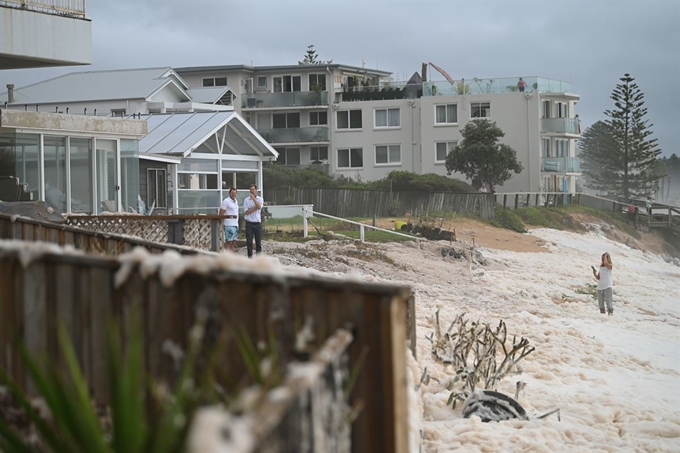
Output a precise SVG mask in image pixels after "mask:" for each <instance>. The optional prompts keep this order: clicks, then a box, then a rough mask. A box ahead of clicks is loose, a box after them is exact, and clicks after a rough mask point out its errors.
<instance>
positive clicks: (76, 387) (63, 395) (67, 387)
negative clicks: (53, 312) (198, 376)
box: [0, 323, 205, 453]
mask: <svg viewBox="0 0 680 453" xmlns="http://www.w3.org/2000/svg"><path fill="white" fill-rule="evenodd" d="M139 332H141V329H140V328H139V323H133V326H132V328H131V329H130V341H129V345H128V347H127V350H126V351H123V346H122V345H123V341H122V338H121V333H120V328H119V327H118V326H117V325H116V324H114V325H112V327H111V328H110V331H109V334H108V337H107V338H108V341H107V367H108V384H109V388H110V396H111V401H110V414H111V420H110V421H111V428H110V429H107V428H105V424H104V423H103V422H102V420H100V419H99V418H98V414H97V413H96V411H95V409H94V406H93V401H92V399H91V398H90V395H89V392H88V388H87V383H86V381H85V377H84V375H83V372H82V370H81V368H80V365H79V364H78V360H77V358H76V353H75V350H74V348H73V345H72V343H71V341H70V339H69V338H68V334H67V333H66V330H65V329H64V328H63V326H61V325H60V326H58V338H59V346H60V351H61V353H62V355H63V358H64V362H65V367H64V366H60V365H58V364H57V363H56V362H55V361H54V360H53V359H52V360H50V359H47V360H46V361H45V363H43V364H41V363H39V362H40V361H39V360H38V358H37V357H36V356H35V355H33V354H31V353H30V352H28V351H27V350H26V349H25V348H24V347H23V346H20V352H21V357H22V361H23V363H24V364H25V366H26V368H27V370H28V373H29V375H30V377H31V378H32V380H33V382H34V383H35V386H36V388H37V391H38V392H39V394H40V395H41V397H42V398H43V399H44V401H45V403H46V404H47V407H48V408H49V411H50V413H51V419H50V420H46V419H45V418H43V416H42V415H40V414H39V413H38V412H37V411H36V410H35V409H34V408H33V407H32V406H31V403H30V401H29V399H28V397H27V395H26V394H25V393H24V391H23V390H22V389H21V388H19V386H18V385H17V383H16V382H15V381H14V380H12V379H11V378H10V376H9V375H8V374H7V373H6V371H5V370H2V369H0V383H2V384H4V385H6V386H7V388H8V390H9V393H10V394H11V396H12V398H13V399H14V401H16V403H17V404H18V405H19V406H20V407H21V408H22V409H23V411H24V412H25V414H26V416H27V418H28V419H29V420H30V422H31V423H32V424H33V425H34V426H35V428H36V430H37V432H38V434H39V437H40V439H41V440H42V442H43V443H44V444H45V446H47V447H48V448H49V450H50V451H52V452H56V453H61V452H64V453H65V452H69V453H70V452H88V453H89V452H107V453H110V452H131V453H136V452H139V453H142V452H159V453H160V452H179V451H182V448H183V445H184V440H185V437H186V433H187V427H188V425H189V422H190V421H191V417H192V415H193V412H194V410H195V409H196V407H197V405H198V404H197V403H198V401H197V400H198V398H197V396H198V395H199V394H203V390H204V389H200V390H199V389H197V387H196V386H195V385H194V383H195V382H196V380H195V375H194V370H195V368H194V367H195V360H196V357H197V355H198V353H199V350H200V347H201V336H200V334H199V335H195V334H194V335H192V336H191V337H192V338H190V341H189V351H188V352H187V354H186V357H185V360H184V364H183V366H182V369H181V373H180V376H179V379H178V380H177V384H176V386H175V389H174V390H173V391H172V393H170V394H169V393H168V392H163V391H160V388H161V387H160V386H159V385H158V384H157V383H152V384H151V387H152V389H151V390H152V391H151V392H148V393H147V392H146V391H145V382H146V379H147V377H146V376H144V374H143V371H142V370H143V367H142V363H143V361H142V340H141V335H140V333H139ZM194 332H201V328H200V326H198V327H197V328H195V329H194ZM64 368H65V370H66V371H64ZM203 381H204V382H205V380H203ZM146 398H150V399H151V400H150V403H151V404H149V406H150V407H151V409H147V407H149V406H147V405H146V404H145V402H146V401H147V399H146ZM109 431H110V432H109ZM0 450H2V451H5V452H7V453H14V452H25V453H30V452H38V451H43V450H42V449H41V448H37V447H34V446H33V445H31V444H29V443H28V442H27V441H26V440H25V439H24V438H23V437H22V435H21V434H19V433H17V432H16V431H15V430H14V428H13V427H12V426H11V425H10V423H9V421H8V420H6V419H4V418H0Z"/></svg>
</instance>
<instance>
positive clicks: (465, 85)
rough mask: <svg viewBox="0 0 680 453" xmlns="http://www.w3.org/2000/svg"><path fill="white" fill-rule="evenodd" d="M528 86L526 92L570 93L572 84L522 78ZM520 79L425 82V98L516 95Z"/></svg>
mask: <svg viewBox="0 0 680 453" xmlns="http://www.w3.org/2000/svg"><path fill="white" fill-rule="evenodd" d="M522 79H523V80H524V82H525V83H526V86H525V88H524V91H525V92H530V91H538V92H541V93H570V92H571V83H569V82H562V81H560V80H551V79H546V78H543V77H522ZM518 81H519V77H510V78H500V79H478V78H476V77H475V78H472V79H461V80H454V83H453V84H451V83H449V82H423V96H438V95H442V96H451V95H458V94H486V93H515V92H519V91H520V89H519V87H518V86H517V82H518Z"/></svg>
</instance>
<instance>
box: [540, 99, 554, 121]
mask: <svg viewBox="0 0 680 453" xmlns="http://www.w3.org/2000/svg"><path fill="white" fill-rule="evenodd" d="M541 110H542V111H541V118H551V117H552V109H551V106H550V99H544V100H543V101H541Z"/></svg>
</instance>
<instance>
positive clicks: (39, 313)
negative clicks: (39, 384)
mask: <svg viewBox="0 0 680 453" xmlns="http://www.w3.org/2000/svg"><path fill="white" fill-rule="evenodd" d="M23 276H24V278H23V291H22V293H23V297H22V300H21V302H20V304H21V305H22V306H23V341H24V344H25V346H26V349H27V350H28V351H30V352H31V353H32V354H34V355H36V356H37V357H45V355H46V353H47V352H48V351H47V307H46V301H45V284H46V282H45V263H44V262H43V261H38V260H36V261H34V262H32V263H31V264H30V265H29V266H27V267H26V268H25V269H24V272H23ZM26 390H27V392H28V394H29V395H31V396H35V395H36V388H35V385H34V383H33V382H31V381H29V382H27V383H26Z"/></svg>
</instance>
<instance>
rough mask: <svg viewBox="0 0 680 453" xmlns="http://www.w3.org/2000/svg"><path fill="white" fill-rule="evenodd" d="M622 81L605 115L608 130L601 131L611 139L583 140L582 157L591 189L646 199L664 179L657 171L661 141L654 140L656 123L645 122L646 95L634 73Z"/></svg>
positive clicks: (627, 75)
mask: <svg viewBox="0 0 680 453" xmlns="http://www.w3.org/2000/svg"><path fill="white" fill-rule="evenodd" d="M619 80H620V81H621V83H619V84H618V85H616V88H615V89H614V91H613V92H612V94H611V96H610V97H611V99H612V100H613V101H614V109H612V110H605V112H604V114H605V115H606V116H607V117H608V118H609V119H607V120H605V121H604V122H605V123H606V125H607V126H608V128H602V130H601V131H600V132H601V133H604V134H606V135H608V136H610V137H604V136H602V137H600V139H598V140H597V143H588V142H587V141H584V140H582V142H583V144H582V146H581V147H582V149H583V150H584V152H583V153H581V156H582V159H584V160H585V161H586V167H587V168H589V172H590V178H591V182H590V187H592V188H598V189H607V190H609V192H610V193H612V194H614V195H617V196H620V197H623V198H625V199H628V198H631V197H644V196H648V195H650V194H652V193H654V192H656V191H657V190H658V186H659V179H661V177H663V175H660V174H659V172H658V171H655V170H658V168H659V167H658V162H657V160H658V159H657V157H658V156H659V154H661V150H660V149H658V147H657V139H655V138H650V135H651V134H652V131H651V130H650V129H649V128H650V127H652V124H648V120H646V119H644V117H645V115H646V114H647V109H646V108H645V107H644V104H645V102H644V93H642V91H641V90H640V88H639V87H638V85H637V84H636V83H635V79H634V78H633V77H631V76H630V74H624V76H623V77H621V78H620V79H619ZM584 135H585V134H584ZM599 135H601V134H599ZM596 144H597V146H595V145H596Z"/></svg>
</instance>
